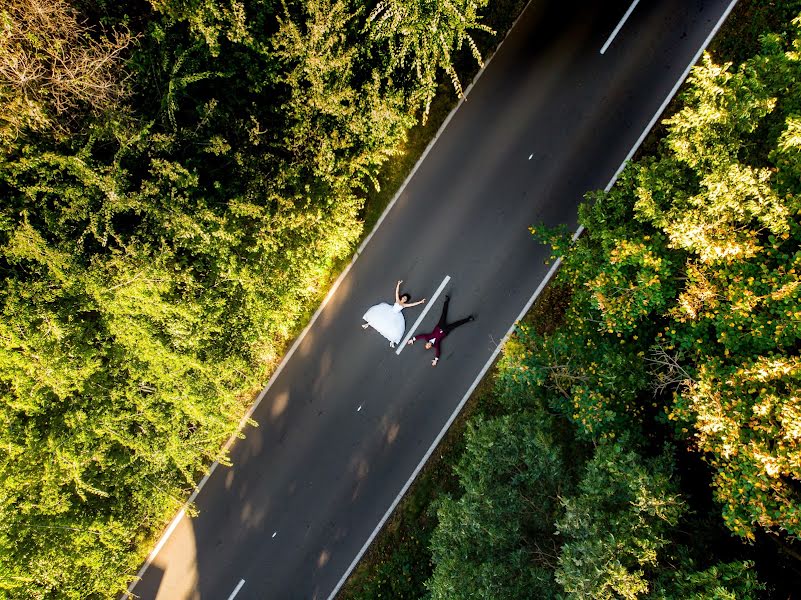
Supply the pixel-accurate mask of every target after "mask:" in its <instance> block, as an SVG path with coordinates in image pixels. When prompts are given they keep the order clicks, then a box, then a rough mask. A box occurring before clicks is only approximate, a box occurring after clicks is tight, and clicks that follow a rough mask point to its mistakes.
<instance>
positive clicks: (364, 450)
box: [133, 0, 730, 600]
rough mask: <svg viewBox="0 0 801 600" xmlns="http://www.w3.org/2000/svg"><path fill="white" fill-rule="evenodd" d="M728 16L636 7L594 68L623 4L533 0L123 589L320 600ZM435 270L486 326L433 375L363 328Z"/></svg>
mask: <svg viewBox="0 0 801 600" xmlns="http://www.w3.org/2000/svg"><path fill="white" fill-rule="evenodd" d="M729 4H730V0H684V1H679V0H675V1H669V0H649V1H647V2H641V3H640V4H638V5H637V6H636V7H635V8H634V10H633V11H632V12H631V15H630V17H629V19H628V20H627V21H626V22H625V24H624V25H623V26H622V27H621V28H620V30H619V32H618V34H617V35H616V37H615V38H614V40H613V41H612V43H611V44H610V45H609V47H608V49H607V50H606V52H605V54H601V53H600V49H601V48H602V47H603V46H604V44H605V43H606V42H607V40H608V38H609V36H610V34H611V33H612V32H613V31H614V30H615V28H616V26H617V25H618V23H619V22H620V20H621V18H622V17H623V15H624V14H625V13H626V11H627V9H628V8H629V6H630V1H629V0H623V1H614V0H609V1H607V2H599V1H598V0H533V2H532V3H531V4H530V5H529V7H528V8H527V10H526V11H525V12H524V14H523V15H522V17H521V18H520V20H519V22H518V23H517V25H516V27H515V29H514V30H513V31H512V33H511V34H510V35H509V37H508V38H507V39H506V40H505V41H504V43H503V45H502V46H501V48H500V50H499V51H498V52H497V53H496V55H495V56H494V57H493V58H492V61H491V63H490V64H489V66H488V67H487V69H486V70H485V71H484V73H483V74H482V75H481V77H480V78H479V80H478V81H477V83H476V85H475V86H474V87H473V88H472V90H471V91H470V93H469V96H468V101H467V102H465V103H463V104H462V105H461V106H460V108H459V109H458V110H457V111H456V112H455V113H454V115H453V118H452V119H451V120H450V122H449V124H448V125H447V127H445V129H444V130H443V131H442V133H441V136H440V137H439V139H438V140H437V141H436V143H435V144H434V146H433V148H432V149H431V152H430V153H429V154H428V156H427V157H426V158H425V160H423V161H422V162H421V163H420V164H419V168H418V169H417V171H416V173H415V174H414V176H413V177H412V178H411V179H410V181H409V182H408V185H407V186H406V187H405V189H404V190H403V192H402V193H401V194H400V195H399V197H398V199H397V202H396V203H395V205H394V206H393V207H392V209H391V210H390V211H389V212H388V213H387V215H386V218H385V220H384V222H383V223H382V224H381V225H380V227H379V228H378V229H377V231H376V232H375V235H374V236H373V237H372V239H371V240H370V241H369V242H368V244H367V245H366V247H365V248H364V250H363V252H362V254H361V255H360V256H359V258H358V260H356V262H355V263H354V264H353V267H352V268H351V270H350V271H349V272H348V273H347V275H346V276H345V277H344V278H343V280H342V282H341V285H340V286H339V288H338V289H337V291H336V293H335V294H334V295H333V296H332V297H331V299H330V301H329V302H328V303H327V304H326V305H325V306H324V308H323V309H322V311H321V312H320V314H319V317H318V318H317V320H316V321H315V322H314V324H313V325H312V327H311V328H310V329H309V331H308V333H307V335H306V336H305V337H304V338H303V339H302V341H301V343H300V344H299V345H298V347H297V349H296V351H295V352H294V354H293V355H292V356H291V358H290V359H289V360H288V361H287V363H286V365H285V368H284V369H283V371H282V372H281V373H280V374H279V376H278V377H277V378H275V380H274V381H273V383H272V385H271V387H270V388H269V389H268V391H267V392H266V394H265V395H264V398H263V400H262V401H261V403H260V404H259V406H258V408H257V410H256V411H255V413H254V415H253V418H254V419H255V420H256V421H257V422H258V423H259V427H258V428H253V427H247V428H246V430H245V434H246V438H245V439H244V440H240V441H237V442H236V444H235V445H234V446H233V448H232V452H231V458H232V460H233V463H234V466H233V467H230V468H226V467H220V468H218V469H216V470H215V471H214V473H213V474H212V476H211V477H210V479H209V480H208V482H207V483H206V485H205V487H204V488H203V489H202V491H201V493H200V494H199V495H198V497H197V499H196V504H197V507H198V508H199V511H200V514H199V516H198V517H197V518H193V519H188V518H183V519H182V520H181V521H180V522H179V523H178V525H177V527H176V528H175V530H174V531H173V532H172V534H171V535H170V536H169V538H168V539H167V541H166V543H165V544H164V546H163V547H162V548H161V550H160V551H159V553H158V554H157V555H156V557H155V559H154V560H153V562H152V564H150V566H149V568H148V569H147V570H146V571H145V573H144V576H143V579H142V581H141V582H140V583H139V584H138V585H136V587H135V588H134V590H133V591H134V593H135V594H137V595H139V596H140V597H142V598H144V599H147V600H151V599H154V598H157V599H159V600H180V599H194V600H231V599H232V598H234V597H235V598H236V599H237V600H246V599H248V600H249V599H276V600H291V599H296V598H297V599H311V598H313V599H325V598H328V597H329V595H330V594H331V593H332V591H333V590H334V588H335V586H336V585H337V583H338V581H339V580H340V578H341V577H342V576H343V574H344V573H345V572H346V570H347V569H348V567H349V565H350V564H351V562H352V561H353V560H354V557H356V556H357V554H358V553H359V551H360V549H361V548H362V547H363V545H364V544H365V542H366V541H367V540H368V538H369V537H370V535H371V533H372V532H373V530H374V529H375V528H376V526H377V524H378V523H379V522H380V520H381V518H382V516H383V515H384V513H385V512H386V511H387V509H388V507H389V506H390V505H391V504H392V502H393V501H394V500H395V498H396V497H397V495H398V493H399V491H400V490H401V489H402V487H403V486H404V484H405V482H406V481H407V480H408V479H409V477H410V475H411V474H412V473H413V472H414V470H415V468H416V467H417V465H418V464H419V463H420V461H421V460H422V458H423V457H424V455H425V454H426V452H427V450H428V449H429V447H430V446H431V444H432V442H433V440H434V439H435V438H436V437H437V435H438V433H439V432H440V430H441V429H442V428H443V426H444V425H445V423H446V422H447V421H448V418H449V417H450V416H451V414H452V413H453V412H454V411H455V409H456V408H457V407H458V405H459V403H460V402H461V400H462V398H463V397H464V395H465V393H466V392H467V390H468V388H469V387H470V386H471V384H472V383H473V381H474V379H475V378H476V377H477V375H478V374H479V373H480V371H481V370H482V368H483V367H484V365H485V364H486V363H487V361H488V360H489V359H490V357H491V355H492V353H493V351H494V350H495V348H496V346H497V343H498V341H499V340H501V339H502V338H503V337H504V335H505V333H506V332H507V331H508V330H509V328H510V326H511V325H512V323H513V322H514V320H515V319H516V318H517V317H518V315H519V314H520V311H521V310H522V308H523V307H524V306H525V305H526V303H527V302H528V301H529V299H530V298H531V296H532V293H533V292H534V290H535V289H536V288H537V286H538V285H539V284H540V282H541V281H542V279H543V277H544V276H545V274H546V272H547V270H548V267H547V266H546V265H545V264H544V259H545V258H546V257H547V254H548V252H547V249H546V248H544V247H542V246H540V245H539V244H537V243H536V242H535V241H534V240H533V239H532V238H531V236H530V235H529V233H528V231H527V228H528V226H530V225H531V224H534V223H538V222H545V223H548V224H558V223H564V224H567V225H568V226H569V227H571V228H575V227H576V225H577V224H576V207H577V205H578V203H579V202H580V201H581V199H582V197H583V195H584V194H585V193H586V192H587V191H588V190H593V189H599V188H603V187H604V186H605V185H606V184H607V183H608V182H609V181H610V178H612V177H613V176H614V174H615V173H616V171H617V170H618V167H619V166H620V164H621V163H622V161H623V160H624V159H625V158H626V156H627V155H628V153H629V151H630V149H631V148H632V147H633V145H634V144H635V143H636V141H637V139H638V138H639V137H640V135H641V133H642V132H643V130H644V128H646V126H647V124H648V123H649V121H651V119H652V117H653V116H654V114H655V113H656V112H657V110H658V108H659V106H660V105H661V104H662V103H663V101H664V100H665V98H666V97H668V96H669V94H670V91H671V89H672V88H673V87H674V85H675V84H676V82H677V81H678V80H679V79H680V78H681V75H682V73H683V72H684V70H685V69H686V67H687V65H688V64H689V63H690V62H691V61H692V58H693V57H694V56H695V54H696V53H697V51H698V49H699V48H700V47H701V46H702V45H703V43H704V41H705V40H706V38H707V37H708V36H709V34H710V32H711V31H712V30H713V28H714V27H715V25H716V24H717V23H718V21H719V19H720V17H721V15H723V14H724V12H725V10H726V8H727V7H728V5H729ZM446 275H449V276H450V277H451V280H450V282H449V284H448V286H447V287H446V290H445V291H447V292H449V293H450V295H451V297H452V301H451V306H450V314H451V316H452V318H459V317H461V316H464V315H466V314H468V313H470V312H473V313H475V314H476V315H477V320H476V322H474V323H471V324H468V325H465V326H464V327H461V328H459V329H457V330H456V331H454V332H453V333H452V334H451V335H450V336H449V337H448V338H447V339H446V340H445V341H444V342H443V354H442V358H441V360H440V363H439V365H438V366H437V367H436V368H432V367H431V363H430V360H431V354H430V353H427V352H425V351H424V350H423V348H422V346H421V345H420V344H416V345H415V346H412V347H406V348H405V349H404V350H403V352H402V353H400V355H398V354H396V353H395V351H393V350H392V349H390V348H389V346H388V344H387V342H386V341H385V340H384V339H383V338H382V337H380V336H379V335H378V334H377V333H376V332H375V331H372V330H370V331H367V332H365V331H363V330H362V329H361V327H360V324H361V316H362V314H363V313H364V311H365V310H366V309H367V308H368V307H369V306H370V305H372V304H375V303H377V302H379V301H389V302H391V301H392V300H391V298H392V295H393V291H394V286H395V282H396V280H398V279H403V280H404V282H405V283H404V286H403V287H404V289H407V290H408V291H410V292H411V293H412V295H413V296H414V297H415V298H419V297H421V296H425V297H431V295H432V294H433V292H434V291H435V290H436V289H437V287H438V286H439V284H440V282H441V281H442V280H443V278H444V277H445V276H446ZM442 301H443V296H440V298H439V299H438V300H437V301H436V302H434V303H433V305H432V307H431V309H430V312H429V313H428V314H427V316H426V318H425V319H424V320H423V322H422V324H421V325H420V329H421V330H423V331H427V330H429V329H430V328H431V327H432V326H433V324H434V323H435V322H436V319H437V317H438V315H439V311H440V307H441V305H442ZM422 309H423V307H415V308H412V309H409V310H407V311H406V322H407V325H409V326H411V324H412V323H413V322H414V321H415V320H416V318H417V317H418V315H419V314H420V313H421V311H422Z"/></svg>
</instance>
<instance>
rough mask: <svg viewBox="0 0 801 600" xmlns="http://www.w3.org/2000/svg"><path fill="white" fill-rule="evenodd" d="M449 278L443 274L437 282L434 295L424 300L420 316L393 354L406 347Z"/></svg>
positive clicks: (398, 353)
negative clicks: (442, 277) (443, 276)
mask: <svg viewBox="0 0 801 600" xmlns="http://www.w3.org/2000/svg"><path fill="white" fill-rule="evenodd" d="M450 280H451V276H450V275H445V279H443V280H442V283H440V284H439V287H438V288H437V291H436V292H434V295H433V296H431V298H429V299H428V300H426V307H425V308H424V309H423V312H421V313H420V316H419V317H417V320H416V321H415V322H414V325H412V326H411V327H409V331H408V332H406V336H405V337H404V338H403V341H402V342H401V343H400V344H399V345H398V349H397V350H395V354H397V355H398V356H400V353H401V352H403V349H404V348H405V347H406V342H408V341H409V338H410V337H412V334H413V333H414V330H415V329H417V326H418V325H419V324H420V323H421V322H422V320H423V318H424V317H425V316H426V314H428V311H429V310H431V307H432V306H433V305H434V302H435V301H436V299H437V298H439V295H440V294H441V293H442V290H444V289H445V286H446V285H448V282H449V281H450Z"/></svg>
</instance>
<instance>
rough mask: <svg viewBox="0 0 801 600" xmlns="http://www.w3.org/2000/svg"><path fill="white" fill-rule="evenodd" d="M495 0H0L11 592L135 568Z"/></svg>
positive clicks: (1, 502)
mask: <svg viewBox="0 0 801 600" xmlns="http://www.w3.org/2000/svg"><path fill="white" fill-rule="evenodd" d="M485 4H486V0H459V1H457V2H453V3H448V7H449V8H448V10H447V11H445V12H443V14H441V15H439V16H437V17H436V23H437V27H438V34H437V36H436V39H433V36H434V32H433V31H431V30H430V29H428V28H426V27H422V26H421V27H415V28H413V29H411V30H403V31H400V30H398V31H393V30H392V29H391V27H390V26H391V23H392V20H391V17H392V15H400V14H418V15H423V14H424V13H425V10H424V8H425V6H427V3H420V2H417V1H413V0H412V1H400V0H398V1H394V2H392V3H391V4H386V3H382V4H380V5H379V4H376V3H373V4H372V5H370V3H368V5H364V4H362V3H356V2H349V1H347V0H313V1H310V2H273V1H272V0H247V1H238V0H234V1H232V2H227V3H218V2H214V1H211V0H198V1H192V2H182V1H181V2H178V1H172V0H152V1H151V2H150V4H149V5H147V4H145V3H135V2H107V1H104V0H96V1H90V0H74V1H71V0H6V1H5V2H4V3H2V6H0V77H1V78H0V143H2V150H1V151H0V194H2V198H3V201H2V203H0V269H2V273H3V277H2V283H0V314H2V317H0V339H1V340H2V343H1V344H0V390H2V404H0V424H1V425H2V426H1V427H0V445H2V447H3V449H4V451H3V453H2V457H0V596H2V597H14V598H49V597H59V598H81V599H84V598H92V597H108V596H110V595H113V594H114V593H117V592H119V591H121V590H122V589H124V587H125V585H126V583H127V580H128V578H130V577H131V575H132V574H133V573H134V572H135V568H136V566H137V563H138V561H139V560H140V559H141V556H142V552H143V551H144V550H146V549H147V545H148V544H149V543H150V541H151V540H152V538H153V536H154V535H155V534H156V533H158V530H159V529H160V527H161V526H162V525H163V523H164V521H165V519H166V518H167V517H169V516H170V515H171V514H172V513H174V511H175V510H176V508H177V507H178V506H179V505H180V504H181V503H182V502H183V499H184V498H185V497H186V493H187V490H188V489H190V488H191V487H192V486H193V485H194V482H195V481H196V480H197V478H198V476H199V475H200V474H202V473H203V472H204V470H205V469H206V468H207V466H208V464H209V463H210V462H211V461H213V460H215V459H219V460H225V456H221V454H220V453H221V450H220V449H221V447H222V444H223V442H224V441H225V439H226V438H227V436H228V435H230V433H231V432H232V431H233V429H234V428H235V426H236V424H237V423H238V422H239V419H240V418H241V415H242V414H243V412H244V410H245V408H246V404H247V402H248V400H249V398H250V397H251V396H250V392H251V391H252V390H254V389H257V388H258V386H259V385H260V384H261V383H263V382H264V379H265V377H266V375H267V374H268V373H269V371H270V370H271V368H272V367H273V366H274V365H275V364H276V361H277V358H278V357H279V356H280V354H281V352H282V350H283V347H284V345H285V343H286V341H287V340H288V339H289V337H290V336H291V335H292V334H293V332H294V331H295V330H296V328H297V326H298V324H299V321H300V320H301V319H302V318H303V317H304V315H306V314H308V311H309V309H310V308H311V307H312V305H313V303H314V302H315V301H316V299H317V298H319V297H320V292H321V287H322V286H324V285H325V283H326V281H327V280H328V277H329V274H330V270H331V267H332V265H333V264H334V261H336V260H337V259H338V258H340V257H343V256H346V255H347V254H348V253H349V252H350V251H351V249H352V247H353V243H354V242H355V241H356V240H357V239H358V237H359V235H360V232H361V231H360V230H361V224H360V221H359V212H360V210H361V208H362V205H363V203H364V198H365V195H366V193H367V192H368V191H369V190H370V189H373V188H374V187H375V186H377V184H378V180H377V174H378V171H379V168H380V167H381V165H382V164H383V163H384V162H385V161H387V160H388V159H389V158H390V157H392V156H393V155H394V154H396V153H397V152H399V151H400V149H401V146H402V143H403V141H404V139H405V136H406V133H407V131H408V129H409V128H410V127H411V126H412V125H413V124H414V123H415V121H416V119H417V117H418V116H419V114H420V113H419V109H420V106H421V101H426V100H427V99H430V83H431V81H432V80H433V79H432V78H433V77H434V73H436V71H437V70H438V69H439V70H440V71H443V70H444V71H447V72H449V73H451V74H452V75H453V74H454V71H453V67H452V63H451V56H452V54H453V52H455V50H456V47H457V46H458V45H459V44H461V43H462V42H463V41H465V40H467V42H466V43H468V44H469V43H470V41H471V40H470V37H469V33H468V32H469V30H470V29H471V28H479V29H480V28H481V27H482V26H481V25H480V23H479V21H480V19H479V17H478V14H477V12H478V10H479V9H481V8H482V7H483V6H484V5H485ZM429 16H430V15H429ZM429 16H426V17H425V18H429ZM465 17H467V18H469V20H468V21H465V20H464V18H465ZM421 19H423V17H422V16H421ZM422 22H423V21H421V23H422ZM365 32H371V34H370V35H367V36H365ZM432 44H433V46H432ZM433 47H436V50H435V51H433V50H432V48H433ZM389 49H392V52H390V50H389ZM387 57H391V60H390V59H389V58H387ZM410 68H412V69H413V70H414V71H416V73H414V74H410V72H409V69H410ZM427 86H429V87H427Z"/></svg>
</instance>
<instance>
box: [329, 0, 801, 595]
mask: <svg viewBox="0 0 801 600" xmlns="http://www.w3.org/2000/svg"><path fill="white" fill-rule="evenodd" d="M800 14H801V3H800V2H798V1H796V0H794V1H792V2H781V3H779V2H771V1H768V0H752V1H748V0H742V1H741V2H740V3H739V5H738V6H737V8H736V10H735V13H734V14H733V15H732V17H731V19H730V20H729V22H728V24H727V26H726V27H724V29H723V30H722V31H721V32H720V33H719V34H718V37H717V39H716V40H715V43H714V45H713V47H712V48H711V50H710V53H709V54H707V55H706V56H705V57H704V59H703V60H702V61H701V62H700V64H699V65H697V66H696V68H695V69H694V71H693V73H692V75H691V77H690V79H689V81H688V82H687V84H685V86H684V87H683V89H682V91H681V92H680V95H679V97H678V98H677V100H676V101H675V102H674V103H673V105H672V108H671V110H670V115H669V117H668V118H667V119H666V120H665V122H664V123H663V125H662V126H661V127H660V128H659V129H658V131H657V133H656V135H655V136H652V138H651V139H650V140H649V142H648V144H647V145H646V146H645V148H646V150H645V151H644V152H643V153H641V155H640V156H639V157H638V160H637V161H636V162H634V163H632V164H630V165H629V166H628V167H627V169H626V170H625V171H624V172H623V174H622V175H621V177H620V179H619V181H618V182H617V184H616V186H615V187H614V188H613V189H612V190H611V191H610V192H609V193H602V192H595V193H591V194H589V195H588V196H587V199H586V202H585V203H584V205H583V206H582V208H581V210H580V222H581V223H582V224H584V225H585V227H586V232H585V234H584V235H583V236H582V237H581V238H580V239H579V240H578V241H576V242H572V241H571V236H570V235H569V234H570V232H563V231H553V230H547V229H544V228H542V227H539V226H536V225H535V226H533V227H532V233H533V234H534V235H535V236H536V237H537V238H538V239H540V240H541V241H543V242H545V243H548V244H550V245H551V246H552V247H553V249H554V258H555V257H557V256H560V257H562V259H563V263H562V267H561V269H560V271H559V273H558V275H557V277H556V279H555V281H554V282H553V283H552V285H551V286H550V289H549V290H548V291H547V293H546V294H545V295H544V296H543V297H541V298H540V300H539V301H538V302H537V304H535V306H534V308H533V309H532V311H531V313H530V314H529V315H528V316H527V317H526V319H525V320H524V322H523V323H521V324H520V325H519V327H518V329H517V332H516V335H515V337H514V338H513V339H512V341H511V342H510V343H509V344H508V345H507V347H506V348H505V350H504V353H503V355H502V358H501V359H500V360H499V361H498V363H497V364H496V365H495V369H494V372H493V374H492V376H491V380H490V381H489V382H486V383H485V384H484V390H483V391H482V392H481V393H479V394H477V395H476V397H474V398H473V399H472V400H471V402H470V403H469V404H468V409H467V410H468V413H467V414H464V415H462V425H461V426H460V428H459V429H458V430H456V431H453V432H451V435H450V436H449V438H447V439H446V441H445V443H444V444H443V446H442V447H441V448H440V449H439V452H438V453H437V455H439V458H437V459H435V461H434V462H433V464H432V465H430V466H429V468H428V469H427V470H426V471H424V473H423V474H422V475H421V480H420V483H419V484H418V486H414V487H413V488H412V490H411V491H410V492H409V494H408V495H407V498H406V499H405V500H404V502H403V503H402V504H401V506H400V508H399V510H398V511H397V513H398V514H397V515H396V517H395V519H394V520H392V521H391V522H390V523H389V524H388V526H387V527H386V528H385V531H384V532H383V533H382V536H380V537H379V538H378V539H377V540H376V542H375V543H374V547H373V548H372V549H371V550H370V552H369V553H368V555H367V560H366V561H365V562H364V563H363V564H362V565H361V566H360V567H359V568H358V569H357V570H356V572H355V573H354V575H353V576H352V577H351V579H350V581H349V582H348V585H347V586H346V588H345V589H344V590H343V593H342V594H341V597H342V598H347V599H365V600H366V599H368V598H382V597H392V598H394V597H424V598H431V599H445V598H448V599H452V598H465V599H466V598H476V599H479V598H481V599H485V598H498V599H500V598H508V599H510V600H511V599H518V598H530V597H537V598H563V597H575V598H593V599H595V598H602V599H603V598H608V599H613V598H632V599H633V598H653V599H657V598H658V599H664V600H667V599H675V600H679V599H687V598H697V599H699V600H700V599H702V598H703V599H707V598H715V599H721V600H722V599H735V598H738V599H740V598H793V597H795V594H797V592H798V590H799V589H801V560H800V559H801V548H799V546H798V543H797V541H796V539H797V536H798V535H799V533H800V532H801V433H800V432H801V410H799V406H801V357H800V356H799V349H801V325H799V324H800V323H801V311H800V307H801V278H800V277H801V247H800V246H801V133H800V132H801V121H799V118H801V117H799V115H801V88H799V85H800V84H799V82H801V57H800V56H799V50H801V17H799V15H800ZM400 585H403V586H404V587H402V588H399V587H398V586H400ZM405 590H410V591H411V590H413V591H414V595H412V594H409V595H405V593H406V592H405ZM399 591H403V593H398V592H399Z"/></svg>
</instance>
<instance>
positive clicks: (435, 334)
mask: <svg viewBox="0 0 801 600" xmlns="http://www.w3.org/2000/svg"><path fill="white" fill-rule="evenodd" d="M450 301H451V297H450V296H445V304H444V305H443V306H442V314H441V315H440V316H439V321H437V326H436V327H434V330H433V331H431V332H430V333H420V334H418V335H416V336H414V337H413V338H412V339H410V340H409V342H408V343H409V344H410V345H411V344H414V343H415V341H417V339H418V338H419V339H421V340H425V341H426V346H425V348H426V350H429V349H430V348H431V347H432V346H433V347H434V360H432V361H431V366H432V367H436V366H437V363H438V362H439V352H440V344H441V343H442V340H443V339H445V337H446V336H447V335H448V334H449V333H450V332H451V331H453V330H454V329H456V328H457V327H459V326H460V325H464V324H465V323H469V322H470V321H474V320H475V317H474V316H473V315H470V316H468V317H465V318H464V319H459V320H458V321H454V322H453V323H447V322H446V320H447V318H448V303H449V302H450Z"/></svg>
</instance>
